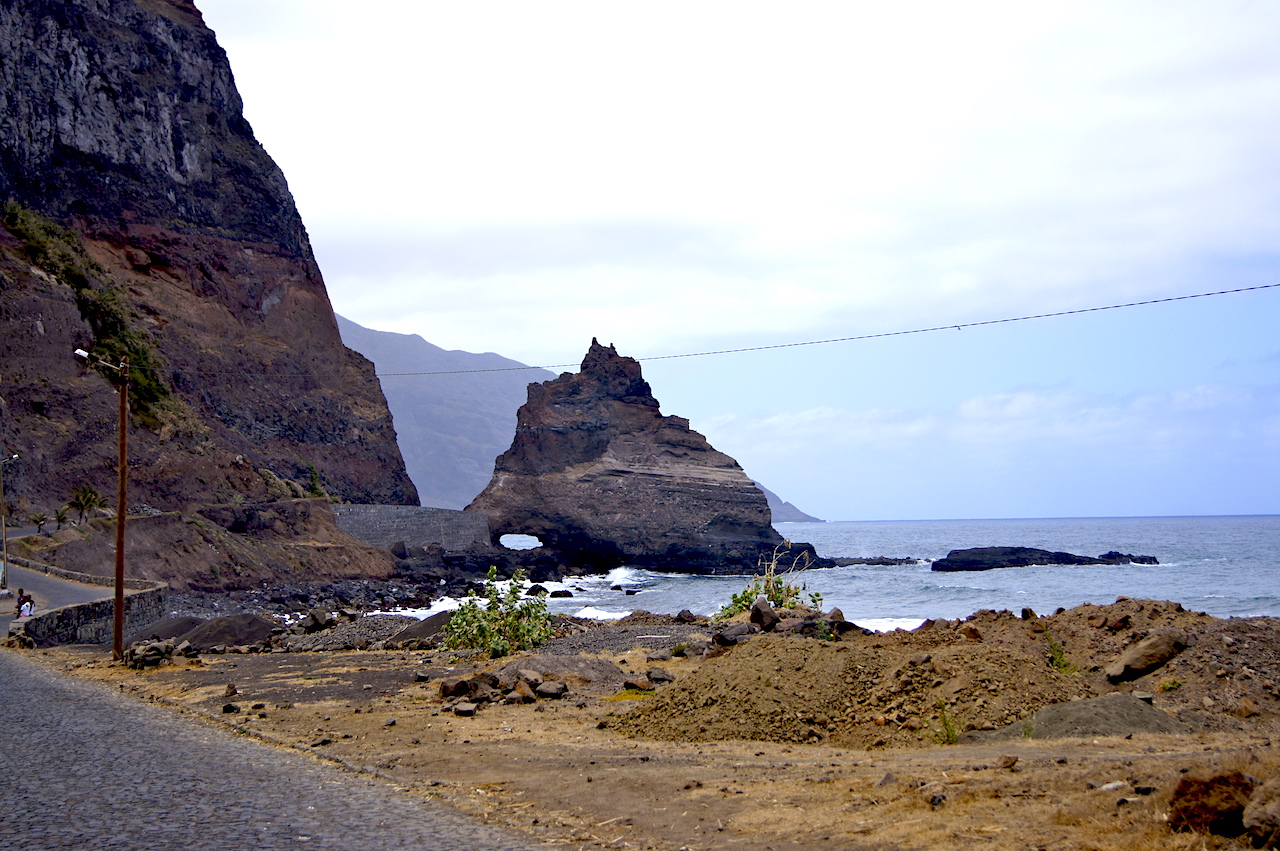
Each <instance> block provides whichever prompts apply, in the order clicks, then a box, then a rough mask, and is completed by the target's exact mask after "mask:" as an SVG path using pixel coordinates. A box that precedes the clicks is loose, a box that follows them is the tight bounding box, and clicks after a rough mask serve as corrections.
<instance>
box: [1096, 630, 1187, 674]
mask: <svg viewBox="0 0 1280 851" xmlns="http://www.w3.org/2000/svg"><path fill="white" fill-rule="evenodd" d="M1189 644H1190V639H1189V638H1188V637H1187V634H1186V633H1185V632H1183V631H1182V630H1179V629H1162V630H1159V631H1158V632H1156V633H1154V634H1153V635H1151V636H1149V637H1147V638H1144V639H1143V640H1141V641H1139V642H1137V643H1136V644H1133V645H1130V646H1129V647H1127V648H1125V649H1124V650H1123V651H1122V652H1121V653H1120V655H1119V656H1117V657H1116V658H1115V659H1113V660H1112V661H1111V662H1110V663H1109V664H1108V665H1107V666H1106V667H1105V668H1103V673H1105V674H1106V675H1107V679H1108V680H1110V681H1111V682H1113V683H1120V682H1125V681H1127V680H1136V679H1138V678H1139V677H1142V676H1145V675H1147V674H1149V673H1151V672H1152V671H1154V670H1156V669H1157V668H1160V667H1161V666H1163V665H1164V664H1165V663H1166V662H1168V661H1169V660H1170V659H1172V658H1173V657H1174V656H1177V655H1178V654H1179V653H1181V652H1182V651H1183V650H1185V649H1186V648H1187V646H1188V645H1189Z"/></svg>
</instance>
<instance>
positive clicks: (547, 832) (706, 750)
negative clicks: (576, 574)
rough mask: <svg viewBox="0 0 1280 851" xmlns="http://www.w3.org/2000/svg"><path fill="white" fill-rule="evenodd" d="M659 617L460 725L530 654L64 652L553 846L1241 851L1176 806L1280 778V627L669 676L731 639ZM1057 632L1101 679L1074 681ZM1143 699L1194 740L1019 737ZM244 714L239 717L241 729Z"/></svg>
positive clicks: (1000, 618) (882, 655)
mask: <svg viewBox="0 0 1280 851" xmlns="http://www.w3.org/2000/svg"><path fill="white" fill-rule="evenodd" d="M660 620H661V619H655V620H654V622H653V623H651V624H646V625H643V627H642V629H643V634H641V635H637V634H635V631H636V629H637V628H638V627H637V625H636V624H632V625H630V626H628V625H622V626H620V627H611V628H602V629H598V630H593V631H591V632H589V633H586V634H581V635H576V636H573V637H572V638H569V639H561V640H557V641H555V642H552V643H551V644H550V645H547V646H544V647H542V648H539V653H538V655H537V656H534V655H528V656H525V657H522V658H521V657H517V661H518V662H519V665H520V666H521V667H524V666H528V667H535V668H536V667H547V668H550V667H552V664H551V663H550V662H548V661H547V660H546V659H545V658H543V657H545V656H547V655H551V656H556V654H561V655H559V657H558V658H559V661H558V662H557V663H556V664H558V665H559V670H560V674H559V676H562V677H564V678H565V679H566V680H567V681H569V683H570V688H571V692H570V694H569V696H568V697H567V698H565V699H563V700H558V701H548V700H543V701H539V702H537V703H535V704H532V705H513V706H503V705H494V706H490V707H488V708H485V709H483V710H482V711H481V712H480V713H479V714H477V715H476V716H474V717H460V716H457V715H454V714H453V713H452V712H451V711H449V707H448V705H447V704H446V703H442V702H441V700H440V698H439V686H438V681H439V680H440V679H442V678H445V677H450V676H465V675H468V674H469V673H471V672H473V671H474V670H477V669H485V670H497V669H498V668H500V667H502V666H503V665H507V664H509V663H510V662H511V661H512V660H511V659H502V660H493V661H489V660H484V661H483V662H482V663H480V664H478V665H475V666H472V665H469V664H465V663H464V662H460V661H458V660H457V659H455V658H453V657H451V656H450V655H449V654H445V653H439V652H425V651H414V652H406V651H382V652H369V651H365V652H359V651H344V652H330V653H268V654H253V655H227V656H207V657H205V658H204V660H203V661H200V662H196V663H193V664H192V663H186V662H183V663H180V664H179V665H177V666H172V667H162V668H160V669H158V670H154V671H148V672H135V671H128V670H126V669H123V668H121V667H118V666H114V665H108V664H107V663H106V661H105V658H104V657H103V655H102V651H100V650H98V649H96V648H94V649H89V648H63V649H57V650H52V651H42V655H41V656H40V658H43V659H45V660H46V661H47V662H48V663H49V664H52V665H55V666H57V667H61V668H64V669H67V670H71V671H72V672H73V673H75V674H77V675H81V676H88V677H92V678H95V679H102V680H106V681H109V682H113V683H119V684H120V686H121V687H122V688H124V689H125V690H127V691H132V692H134V693H136V694H138V695H139V696H143V697H150V698H153V699H158V700H162V701H165V702H168V703H171V704H172V705H175V706H179V707H182V708H184V709H187V710H190V711H192V712H196V713H202V714H204V715H207V716H208V717H210V718H212V719H215V720H218V721H224V722H226V723H229V724H231V725H233V726H235V727H237V728H238V729H241V730H244V731H246V732H249V733H251V734H255V735H260V736H262V737H264V738H265V739H267V740H269V741H274V742H279V743H281V744H284V745H289V746H294V747H299V748H303V749H307V750H311V751H313V752H315V753H317V754H318V755H321V756H324V757H327V758H334V759H339V760H341V761H343V762H344V763H346V764H347V765H349V766H352V767H356V768H360V769H365V770H369V771H372V772H374V773H377V774H380V775H382V776H384V777H386V778H388V779H389V780H391V781H393V782H395V783H397V784H400V785H402V786H404V787H405V788H406V789H408V790H409V791H411V792H413V793H415V794H427V795H432V796H439V797H442V798H445V799H446V800H449V801H452V802H454V803H455V804H457V805H458V806H460V807H462V808H463V809H465V810H468V811H470V812H473V813H475V814H477V815H479V816H481V817H482V818H485V819H487V820H489V821H492V822H495V823H499V824H508V825H511V826H514V827H516V828H519V829H521V830H524V831H527V832H529V833H530V834H531V835H532V836H534V837H536V838H539V839H545V840H552V841H559V842H565V841H568V842H580V843H585V844H599V845H600V846H609V847H615V848H623V847H630V848H654V849H664V851H665V849H670V851H675V849H680V848H689V849H719V848H746V849H760V851H764V849H770V848H771V849H774V851H783V850H784V849H797V851H798V849H801V848H810V847H812V846H813V845H814V844H821V845H822V846H823V847H833V848H849V849H885V851H887V849H926V848H945V847H968V846H970V845H976V844H980V845H981V846H982V847H984V848H993V849H1029V848H1030V849H1046V851H1059V849H1068V848H1091V849H1117V851H1118V849H1126V850H1127V849H1157V848H1160V849H1165V848H1187V849H1191V848H1213V847H1236V846H1235V845H1233V844H1232V843H1234V842H1236V840H1228V839H1221V838H1217V837H1205V836H1203V835H1199V834H1186V833H1175V832H1172V831H1171V830H1170V828H1169V826H1168V824H1167V823H1166V821H1165V817H1166V816H1167V813H1168V811H1169V808H1170V799H1171V796H1172V793H1173V790H1174V789H1175V788H1176V787H1177V785H1178V783H1179V781H1180V780H1182V778H1183V777H1184V776H1185V775H1186V774H1187V773H1195V772H1198V771H1200V770H1208V769H1213V768H1226V769H1240V770H1243V771H1245V772H1247V773H1249V774H1251V775H1253V776H1255V777H1257V778H1259V779H1260V780H1265V779H1267V778H1270V777H1273V776H1276V775H1277V774H1280V756H1278V755H1276V754H1275V753H1274V751H1273V749H1272V745H1271V742H1272V738H1273V737H1274V736H1275V735H1276V734H1277V733H1278V732H1280V728H1278V726H1277V722H1278V721H1280V700H1278V699H1277V697H1276V694H1275V683H1276V682H1277V681H1280V622H1278V621H1277V620H1275V619H1265V618H1250V619H1233V620H1225V621H1224V620H1218V619H1214V618H1211V617H1208V616H1205V615H1200V614H1195V613H1190V612H1185V611H1182V610H1181V607H1179V606H1176V605H1175V604H1170V603H1159V602H1153V601H1142V600H1121V601H1118V602H1117V603H1116V604H1114V605H1111V606H1083V607H1080V608H1078V609H1073V610H1071V611H1069V612H1064V613H1061V614H1058V615H1056V616H1053V617H1048V618H1036V619H1033V620H1022V619H1020V618H1018V617H1015V616H1013V615H1010V614H1008V613H999V614H998V613H991V612H983V613H979V614H977V615H975V616H973V617H972V618H970V619H968V620H967V621H964V622H960V623H946V622H941V623H939V624H933V625H930V626H929V627H928V628H922V629H920V630H917V631H914V632H910V633H908V632H901V631H899V632H894V633H888V634H875V635H869V636H863V635H857V636H852V635H849V636H846V637H845V639H844V640H842V641H839V642H834V641H832V642H822V641H816V640H812V639H800V638H783V637H772V636H758V637H755V638H752V639H751V640H749V641H748V642H746V643H745V644H743V645H741V646H739V647H735V648H733V649H731V650H728V651H726V652H723V653H721V654H719V655H711V656H708V657H707V658H705V659H703V658H690V659H684V658H680V657H676V658H674V659H672V660H670V661H661V662H657V663H652V662H648V661H647V660H646V652H647V650H652V649H653V648H654V647H655V646H657V647H662V646H667V645H669V644H670V643H672V642H674V641H675V640H677V639H678V638H680V637H681V636H682V635H683V633H684V632H690V633H696V632H698V631H699V630H702V631H703V632H704V634H705V633H707V632H709V629H708V626H707V625H705V624H703V625H694V626H692V627H689V628H686V629H676V628H674V625H673V622H670V621H668V622H667V623H666V624H665V625H664V624H661V623H659V622H658V621H660ZM1166 627H1171V628H1179V629H1182V630H1183V631H1184V632H1186V633H1187V634H1188V635H1189V636H1191V638H1192V640H1193V642H1194V643H1193V644H1192V646H1190V647H1189V648H1188V649H1186V650H1184V651H1183V652H1182V653H1181V655H1179V656H1178V657H1177V658H1175V659H1174V660H1173V661H1171V662H1169V663H1168V664H1166V665H1165V666H1164V667H1163V668H1161V669H1159V670H1156V671H1154V672H1152V673H1150V674H1148V675H1147V676H1145V677H1143V678H1141V679H1138V680H1136V681H1134V682H1132V683H1123V684H1120V685H1115V686H1113V685H1111V684H1109V683H1108V682H1107V680H1106V678H1105V677H1104V676H1103V675H1102V673H1101V668H1102V667H1103V666H1104V665H1105V664H1106V663H1107V662H1109V661H1110V660H1111V659H1112V658H1113V657H1114V656H1115V655H1116V654H1117V653H1119V652H1120V650H1122V649H1123V648H1124V647H1126V646H1128V645H1130V644H1132V643H1134V642H1136V641H1138V640H1140V639H1141V638H1142V637H1143V636H1145V635H1146V634H1148V633H1150V632H1151V631H1152V630H1154V629H1157V628H1166ZM626 630H630V631H631V639H630V640H629V641H627V642H625V643H627V644H628V645H629V646H631V647H633V648H635V649H631V650H629V651H627V652H626V653H619V652H617V647H618V646H619V645H618V643H617V642H614V641H611V638H613V639H616V638H617V635H618V633H620V632H623V631H626ZM655 635H665V636H671V637H670V638H667V639H658V638H652V637H648V636H655ZM1048 636H1052V637H1053V639H1054V640H1055V641H1056V642H1058V643H1060V645H1061V646H1062V647H1063V648H1064V650H1065V654H1066V657H1067V658H1068V659H1069V660H1070V661H1071V662H1073V663H1074V664H1075V665H1077V666H1079V668H1080V671H1079V672H1078V673H1074V674H1067V673H1063V672H1061V671H1059V670H1057V669H1055V668H1054V667H1053V666H1052V665H1051V664H1050V653H1049V643H1048ZM593 642H594V646H595V647H596V649H597V651H599V652H594V653H592V652H590V651H591V646H592V644H593ZM566 652H567V653H571V654H576V655H578V656H588V657H589V658H590V660H591V661H590V663H588V662H587V660H586V659H583V660H575V659H574V658H573V657H572V656H569V657H566V656H564V655H562V654H563V653H566ZM602 660H606V661H608V662H610V663H613V664H616V665H617V668H618V669H619V670H618V674H619V675H618V676H617V677H611V676H607V675H601V674H600V671H601V670H604V671H605V672H606V674H607V672H608V671H610V670H612V669H610V668H609V667H608V666H607V665H602V664H601V663H602ZM653 664H658V665H660V666H661V667H663V668H665V669H666V670H667V671H669V672H670V673H671V674H672V675H674V677H675V682H674V683H673V684H671V685H669V686H665V687H663V688H662V689H659V691H658V692H657V693H656V694H655V695H654V696H652V697H648V698H645V699H627V698H630V697H633V695H631V694H629V693H625V692H619V688H620V685H619V681H620V679H621V678H622V674H623V673H626V674H630V673H641V672H643V671H645V670H647V669H648V668H649V667H651V666H652V665H653ZM575 667H576V668H577V669H578V670H580V671H582V672H590V679H588V678H587V677H586V676H585V675H584V676H574V674H573V672H574V669H575ZM548 672H549V671H548ZM420 676H421V677H424V678H426V681H421V682H420V681H419V679H420ZM228 684H234V686H235V688H236V692H237V693H236V695H235V696H233V697H227V696H226V695H227V691H228ZM1135 691H1137V692H1147V693H1150V694H1151V695H1152V697H1151V702H1152V703H1153V704H1154V706H1155V708H1156V709H1158V710H1161V711H1162V712H1163V713H1164V716H1163V717H1165V718H1168V719H1176V720H1178V721H1180V722H1182V723H1184V724H1186V725H1187V727H1188V728H1189V729H1190V730H1191V732H1189V733H1185V734H1167V733H1148V732H1143V729H1144V728H1143V726H1142V724H1143V723H1144V722H1143V721H1142V719H1141V717H1139V716H1140V715H1141V713H1136V714H1133V715H1124V714H1121V715H1120V716H1119V717H1121V719H1122V723H1130V724H1132V725H1133V727H1134V729H1132V730H1130V731H1129V733H1128V735H1127V736H1125V735H1120V736H1111V737H1103V736H1093V735H1088V730H1087V728H1084V729H1077V732H1084V733H1085V734H1086V735H1085V736H1084V737H1078V736H1077V737H1074V738H1061V739H1041V738H1037V739H1027V738H1024V737H1023V736H1022V735H1021V729H1020V728H1021V725H1024V724H1027V723H1029V721H1028V719H1030V718H1031V716H1032V714H1033V713H1034V712H1035V711H1036V710H1038V709H1041V708H1043V707H1044V706H1045V705H1046V704H1060V705H1061V709H1062V711H1064V712H1067V714H1074V715H1075V716H1076V718H1075V721H1077V722H1078V721H1080V719H1081V718H1085V717H1086V715H1087V713H1086V712H1084V709H1085V708H1086V707H1089V706H1094V705H1096V704H1089V703H1079V704H1075V707H1079V708H1080V710H1081V711H1079V712H1074V713H1072V712H1070V711H1069V710H1072V709H1073V708H1074V707H1073V706H1072V704H1070V703H1067V701H1071V700H1072V699H1075V698H1089V697H1094V696H1098V695H1105V694H1110V693H1114V692H1135ZM228 702H230V703H232V704H234V705H235V706H236V707H237V710H238V711H236V712H234V713H229V714H223V707H224V705H225V704H227V703H228ZM1143 705H1144V706H1145V704H1143ZM255 707H260V708H255ZM1147 708H1148V709H1149V707H1147ZM948 719H950V720H948ZM1124 719H1127V720H1124ZM393 720H394V724H392V723H391V722H392V721H393ZM952 725H954V730H955V732H956V733H957V734H960V733H965V732H966V731H967V736H966V737H967V738H980V737H981V736H983V735H989V736H990V735H994V734H995V733H996V731H998V730H999V728H1002V727H1006V726H1007V725H1012V726H1011V727H1009V729H1010V731H1011V733H1012V735H1013V737H1012V738H1009V739H1006V740H1001V741H972V742H970V743H961V744H956V745H941V744H939V743H938V742H939V741H945V740H946V739H947V732H948V729H951V728H952ZM1070 726H1071V725H1070V724H1065V725H1064V726H1063V727H1062V729H1067V728H1069V727H1070ZM984 729H985V731H986V732H985V733H984ZM1044 732H1045V731H1044V730H1037V735H1040V734H1041V733H1044ZM1050 732H1051V731H1050ZM325 740H328V742H327V743H325V744H321V743H322V742H324V741H325ZM1116 783H1119V784H1120V785H1119V786H1115V785H1113V784H1116ZM1240 847H1244V846H1240Z"/></svg>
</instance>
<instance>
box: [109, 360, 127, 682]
mask: <svg viewBox="0 0 1280 851" xmlns="http://www.w3.org/2000/svg"><path fill="white" fill-rule="evenodd" d="M117 464H118V470H117V479H116V611H115V615H116V616H115V629H114V631H113V634H112V642H111V656H112V658H113V659H123V658H124V516H125V511H126V505H127V503H128V500H129V496H128V491H129V359H128V358H127V357H126V358H121V359H120V456H119V459H118V461H117Z"/></svg>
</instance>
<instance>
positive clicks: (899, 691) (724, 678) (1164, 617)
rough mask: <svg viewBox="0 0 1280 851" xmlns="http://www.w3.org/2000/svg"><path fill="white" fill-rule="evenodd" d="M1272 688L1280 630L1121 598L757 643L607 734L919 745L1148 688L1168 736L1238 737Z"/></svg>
mask: <svg viewBox="0 0 1280 851" xmlns="http://www.w3.org/2000/svg"><path fill="white" fill-rule="evenodd" d="M1169 629H1176V630H1179V631H1180V632H1181V633H1182V634H1184V635H1185V636H1186V637H1187V644H1188V646H1187V647H1186V648H1185V649H1183V650H1181V651H1180V652H1179V653H1178V654H1177V655H1175V656H1174V657H1173V658H1171V659H1170V660H1169V661H1167V662H1165V663H1164V664H1162V665H1161V666H1159V667H1158V668H1156V669H1154V670H1152V671H1150V672H1149V673H1147V674H1145V675H1143V676H1141V677H1138V678H1136V679H1134V680H1133V681H1131V682H1125V683H1120V684H1113V683H1110V682H1108V680H1107V678H1106V676H1105V675H1104V672H1103V671H1104V668H1105V667H1106V666H1107V665H1108V664H1109V663H1111V662H1112V661H1114V660H1115V659H1116V657H1118V656H1119V655H1120V654H1121V653H1123V652H1124V651H1125V650H1126V648H1131V647H1133V646H1134V645H1136V644H1137V643H1138V642H1140V641H1142V640H1143V639H1145V638H1147V637H1148V636H1150V635H1152V634H1154V633H1156V632H1157V631H1160V630H1169ZM1277 682H1280V621H1277V620H1276V619H1273V618H1248V619H1232V620H1228V621H1223V620H1219V619H1216V618H1213V617H1210V616H1209V615H1205V614H1200V613H1195V612H1188V611H1186V610H1185V609H1183V607H1182V606H1180V605H1178V604H1176V603H1167V602H1161V601H1152V600H1129V599H1125V598H1121V599H1120V600H1117V602H1116V603H1115V604H1113V605H1109V606H1094V605H1085V606H1080V607H1077V608H1075V609H1072V610H1070V611H1064V612H1059V613H1057V614H1055V615H1053V616H1050V617H1043V618H1042V617H1038V616H1037V615H1036V614H1035V613H1034V612H1030V611H1027V612H1025V613H1024V614H1023V616H1022V617H1018V616H1015V615H1013V614H1012V613H1010V612H991V611H982V612H978V613H977V614H975V615H973V616H971V617H970V618H967V619H966V620H963V621H958V622H957V621H938V622H926V624H925V625H923V626H922V627H920V628H919V629H917V630H915V631H912V632H904V631H901V630H899V631H895V632H892V633H885V634H872V635H861V634H852V633H851V634H849V635H847V636H845V638H844V639H843V640H841V641H838V642H827V641H814V640H811V639H803V638H783V637H778V636H771V635H764V636H759V637H756V638H752V639H751V640H750V641H748V642H747V643H746V644H744V645H742V646H740V647H736V648H733V649H732V650H730V651H728V652H725V653H723V654H722V655H719V656H716V657H713V658H709V659H707V660H706V662H704V663H703V665H702V666H701V668H700V669H699V670H697V671H696V672H694V673H693V674H691V675H690V676H688V677H686V678H684V679H683V680H681V681H680V682H677V683H675V684H673V685H671V686H669V687H667V688H666V689H665V690H664V691H661V692H659V693H658V694H657V695H656V696H655V697H653V698H651V699H649V700H647V701H645V703H644V704H643V705H641V706H640V707H637V708H636V709H635V710H633V711H631V712H629V713H627V714H625V715H622V716H619V717H617V718H616V719H614V721H613V722H612V724H613V726H614V727H616V728H617V729H618V730H620V731H622V732H624V733H627V734H630V735H635V736H642V737H648V738H655V739H666V740H692V741H712V740H722V739H753V740H763V741H780V742H825V743H828V744H832V745H836V746H843V747H857V748H866V747H886V746H888V747H919V746H924V745H930V744H933V743H937V742H942V743H945V742H949V741H955V739H956V738H958V737H959V735H960V734H963V733H965V732H971V731H979V732H982V731H987V732H994V731H996V730H999V729H1002V728H1006V727H1009V726H1010V725H1018V724H1020V723H1021V722H1023V721H1024V720H1027V719H1031V718H1033V716H1034V715H1035V713H1036V712H1037V711H1039V710H1041V709H1043V708H1044V707H1047V706H1052V705H1054V704H1063V703H1067V702H1069V701H1075V700H1079V699H1082V698H1090V697H1096V696H1099V695H1106V694H1112V693H1115V692H1122V693H1127V692H1131V691H1143V692H1148V693H1150V694H1152V695H1155V697H1154V698H1153V703H1154V705H1155V708H1154V709H1151V707H1147V709H1151V711H1152V712H1158V713H1161V714H1162V715H1164V716H1165V717H1168V718H1170V721H1171V722H1172V723H1171V726H1172V728H1173V729H1182V728H1181V725H1178V724H1177V723H1176V722H1177V721H1181V722H1182V723H1183V724H1185V725H1187V726H1188V727H1190V728H1193V729H1207V730H1231V729H1239V728H1241V726H1242V725H1241V721H1242V719H1244V718H1247V717H1253V716H1256V715H1263V716H1268V717H1273V718H1274V717H1277V716H1280V697H1278V696H1277V694H1278V692H1280V689H1278V687H1277V685H1276V683H1277ZM1135 701H1136V699H1135ZM1136 702H1140V701H1136ZM1144 706H1145V704H1144ZM1078 708H1079V707H1077V708H1076V709H1078ZM1224 708H1225V709H1227V713H1226V714H1224V713H1223V711H1222V710H1223V709H1224ZM1081 711H1083V710H1081ZM1073 712H1074V710H1063V714H1062V715H1060V716H1058V717H1057V720H1054V718H1055V716H1054V715H1053V714H1052V713H1050V715H1049V716H1048V717H1047V720H1045V721H1044V722H1043V731H1044V732H1043V735H1046V736H1051V735H1071V733H1069V732H1065V731H1068V730H1071V729H1075V728H1079V729H1084V727H1086V726H1089V723H1096V724H1102V723H1103V721H1102V718H1101V717H1098V718H1094V719H1093V721H1092V722H1088V723H1086V721H1085V720H1084V719H1083V718H1080V717H1074V718H1073ZM1131 714H1132V713H1130V715H1131ZM1113 720H1115V719H1113ZM1158 720H1159V719H1158V718H1156V717H1155V716H1152V715H1149V714H1148V715H1147V717H1146V720H1145V721H1144V720H1142V719H1137V718H1136V717H1125V714H1124V713H1122V717H1121V718H1120V719H1119V720H1118V721H1117V722H1116V723H1120V724H1121V726H1124V727H1126V729H1124V730H1123V732H1124V733H1129V732H1137V731H1139V730H1143V729H1148V728H1151V729H1157V728H1159V727H1160V726H1161V725H1160V724H1156V723H1155V722H1156V721H1158ZM1134 725H1137V726H1136V727H1135V726H1134ZM1033 726H1034V724H1033ZM1017 729H1018V730H1019V731H1021V727H1017ZM1099 729H1102V728H1101V727H1099ZM1098 735H1101V733H1098Z"/></svg>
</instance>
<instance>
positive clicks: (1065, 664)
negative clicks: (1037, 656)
mask: <svg viewBox="0 0 1280 851" xmlns="http://www.w3.org/2000/svg"><path fill="white" fill-rule="evenodd" d="M1044 637H1045V640H1046V641H1047V642H1049V664H1050V665H1052V666H1053V668H1054V670H1056V671H1058V672H1060V673H1063V674H1074V673H1075V672H1076V671H1078V670H1080V668H1079V666H1077V665H1076V663H1075V662H1072V661H1071V660H1070V659H1068V658H1067V652H1066V651H1065V650H1064V649H1063V648H1062V645H1061V644H1059V643H1058V641H1057V639H1055V638H1054V637H1053V633H1051V632H1049V631H1048V630H1045V633H1044Z"/></svg>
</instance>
